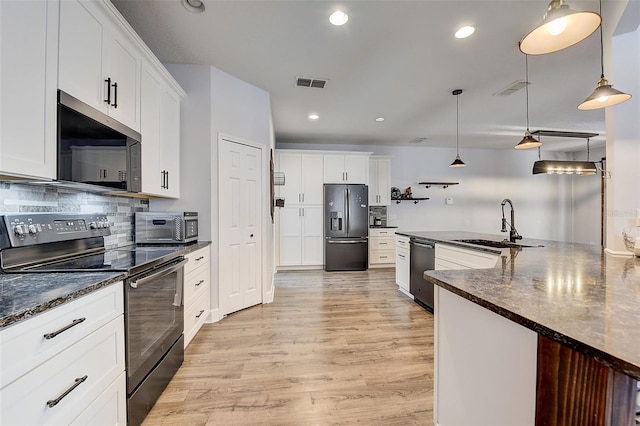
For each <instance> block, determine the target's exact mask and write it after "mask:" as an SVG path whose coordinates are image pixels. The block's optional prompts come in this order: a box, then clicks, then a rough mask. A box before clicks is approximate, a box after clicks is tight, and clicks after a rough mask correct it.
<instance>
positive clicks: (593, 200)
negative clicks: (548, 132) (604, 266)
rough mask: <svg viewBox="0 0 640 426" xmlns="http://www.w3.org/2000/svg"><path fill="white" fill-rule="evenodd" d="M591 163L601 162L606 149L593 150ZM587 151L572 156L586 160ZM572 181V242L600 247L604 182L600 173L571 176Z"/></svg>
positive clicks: (572, 157)
mask: <svg viewBox="0 0 640 426" xmlns="http://www.w3.org/2000/svg"><path fill="white" fill-rule="evenodd" d="M590 151H591V152H590V153H589V154H590V155H589V158H590V160H591V161H600V160H601V159H602V158H603V157H605V155H606V150H605V147H599V148H596V149H591V150H590ZM586 158H587V152H586V149H585V150H583V151H578V152H574V153H572V154H571V159H573V160H586ZM570 179H571V181H572V195H571V200H572V206H571V210H572V217H573V220H572V230H571V238H570V240H571V241H573V242H574V243H582V244H592V245H600V226H601V206H602V200H601V191H602V184H603V182H604V183H605V184H607V183H608V179H605V180H604V181H603V179H602V177H601V175H600V174H599V173H598V174H596V175H595V176H571V177H570Z"/></svg>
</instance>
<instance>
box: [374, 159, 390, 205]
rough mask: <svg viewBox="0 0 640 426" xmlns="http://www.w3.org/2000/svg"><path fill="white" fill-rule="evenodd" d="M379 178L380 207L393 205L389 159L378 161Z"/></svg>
mask: <svg viewBox="0 0 640 426" xmlns="http://www.w3.org/2000/svg"><path fill="white" fill-rule="evenodd" d="M377 165H378V167H377V170H376V172H377V177H378V183H377V187H378V205H380V206H390V205H391V160H390V159H389V158H379V159H378V160H377ZM369 201H371V199H369Z"/></svg>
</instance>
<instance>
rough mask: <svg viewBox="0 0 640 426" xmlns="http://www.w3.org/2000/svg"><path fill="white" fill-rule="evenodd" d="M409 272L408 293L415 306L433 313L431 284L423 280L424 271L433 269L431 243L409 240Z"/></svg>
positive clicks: (434, 253) (432, 247) (434, 254)
mask: <svg viewBox="0 0 640 426" xmlns="http://www.w3.org/2000/svg"><path fill="white" fill-rule="evenodd" d="M409 250H410V270H411V276H410V277H409V292H410V293H411V294H412V295H413V297H414V300H415V302H416V303H417V304H419V305H420V306H422V307H423V308H425V309H426V310H428V311H429V312H431V313H433V284H431V283H430V282H428V281H427V280H425V279H424V277H423V274H424V271H427V270H433V269H435V258H436V250H435V246H434V244H433V243H431V242H427V241H421V240H417V239H414V238H411V239H410V240H409Z"/></svg>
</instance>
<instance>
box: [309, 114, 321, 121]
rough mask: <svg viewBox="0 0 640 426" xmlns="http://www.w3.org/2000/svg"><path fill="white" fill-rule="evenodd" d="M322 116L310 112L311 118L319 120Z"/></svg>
mask: <svg viewBox="0 0 640 426" xmlns="http://www.w3.org/2000/svg"><path fill="white" fill-rule="evenodd" d="M318 118H320V116H319V115H318V114H309V120H317V119H318Z"/></svg>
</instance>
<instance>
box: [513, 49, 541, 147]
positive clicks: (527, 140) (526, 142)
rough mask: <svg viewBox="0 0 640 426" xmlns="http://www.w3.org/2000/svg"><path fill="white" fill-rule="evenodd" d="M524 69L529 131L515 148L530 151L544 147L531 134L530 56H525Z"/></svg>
mask: <svg viewBox="0 0 640 426" xmlns="http://www.w3.org/2000/svg"><path fill="white" fill-rule="evenodd" d="M524 69H525V71H524V72H525V82H524V89H525V93H526V98H527V130H526V132H524V137H523V138H522V140H521V141H520V142H518V145H516V146H514V148H515V149H529V148H537V147H539V146H540V145H542V142H540V141H537V140H536V139H534V137H533V136H531V132H530V131H529V55H526V54H525V55H524Z"/></svg>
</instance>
